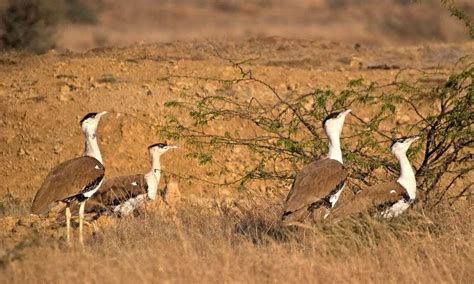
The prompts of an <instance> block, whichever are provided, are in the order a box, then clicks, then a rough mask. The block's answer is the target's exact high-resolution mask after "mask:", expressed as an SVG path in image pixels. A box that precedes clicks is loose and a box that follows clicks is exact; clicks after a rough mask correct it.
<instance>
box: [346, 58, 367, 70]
mask: <svg viewBox="0 0 474 284" xmlns="http://www.w3.org/2000/svg"><path fill="white" fill-rule="evenodd" d="M363 65H364V64H363V62H362V59H360V58H358V57H352V58H351V61H350V63H349V66H351V67H352V68H358V69H361V68H362V66H363Z"/></svg>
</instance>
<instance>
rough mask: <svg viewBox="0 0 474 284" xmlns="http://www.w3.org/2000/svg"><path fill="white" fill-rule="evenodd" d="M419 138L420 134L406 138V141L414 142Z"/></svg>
mask: <svg viewBox="0 0 474 284" xmlns="http://www.w3.org/2000/svg"><path fill="white" fill-rule="evenodd" d="M418 139H420V136H415V137H412V138H410V139H409V140H408V142H409V143H410V144H411V143H413V142H415V141H416V140H418Z"/></svg>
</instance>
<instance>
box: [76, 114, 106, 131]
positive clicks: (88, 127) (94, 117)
mask: <svg viewBox="0 0 474 284" xmlns="http://www.w3.org/2000/svg"><path fill="white" fill-rule="evenodd" d="M105 114H107V112H106V111H103V112H90V113H88V114H86V115H85V116H84V117H83V118H82V119H81V121H80V124H81V128H82V132H84V133H85V134H86V135H92V136H94V135H95V132H96V130H97V126H98V125H99V121H100V118H101V117H102V116H103V115H105Z"/></svg>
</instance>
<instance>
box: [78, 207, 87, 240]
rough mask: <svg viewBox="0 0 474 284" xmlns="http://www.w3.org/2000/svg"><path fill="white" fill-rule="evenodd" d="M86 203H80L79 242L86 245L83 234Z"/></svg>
mask: <svg viewBox="0 0 474 284" xmlns="http://www.w3.org/2000/svg"><path fill="white" fill-rule="evenodd" d="M85 205H86V201H82V202H81V204H80V205H79V242H80V243H81V245H84V238H83V236H82V227H83V223H84V207H85Z"/></svg>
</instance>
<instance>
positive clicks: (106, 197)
mask: <svg viewBox="0 0 474 284" xmlns="http://www.w3.org/2000/svg"><path fill="white" fill-rule="evenodd" d="M174 148H178V147H177V146H174V145H167V144H166V143H157V144H153V145H150V146H149V147H148V153H149V157H150V161H151V169H150V171H149V172H148V173H146V174H137V175H130V176H118V177H114V178H111V179H106V180H105V181H104V183H103V184H102V186H101V187H100V188H99V190H98V191H97V193H96V194H94V196H92V197H91V198H90V200H88V202H87V204H86V208H85V212H86V213H95V214H96V216H94V218H98V217H99V216H100V214H102V213H103V212H105V211H109V212H113V213H116V214H119V215H121V216H127V215H130V214H131V213H132V212H134V211H135V210H136V209H137V208H138V207H140V206H141V205H142V204H143V203H145V202H146V201H147V200H154V199H155V198H156V195H157V191H158V184H159V183H160V178H161V164H160V157H161V155H163V154H164V153H166V152H167V151H168V150H170V149H174Z"/></svg>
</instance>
